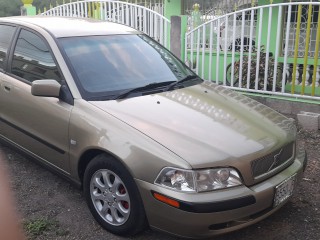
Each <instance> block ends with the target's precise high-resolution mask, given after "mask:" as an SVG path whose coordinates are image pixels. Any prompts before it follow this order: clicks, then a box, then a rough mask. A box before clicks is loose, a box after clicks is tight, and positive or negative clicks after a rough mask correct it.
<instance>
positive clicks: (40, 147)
mask: <svg viewBox="0 0 320 240" xmlns="http://www.w3.org/2000/svg"><path fill="white" fill-rule="evenodd" d="M41 79H55V80H57V81H58V82H60V83H61V82H62V81H63V76H62V74H61V71H60V70H59V67H58V64H57V63H56V61H55V58H54V55H53V53H52V52H51V51H50V47H49V45H48V44H47V42H46V40H45V39H44V38H42V37H40V35H38V34H36V33H34V32H32V31H29V30H25V29H22V30H21V31H20V33H19V36H18V39H17V42H16V46H15V48H14V51H13V56H12V62H10V64H8V67H7V73H6V74H3V75H2V80H1V81H2V82H1V90H0V91H1V94H0V109H1V119H2V120H1V121H2V122H1V124H0V128H1V129H0V130H1V135H2V137H4V138H6V140H8V141H10V142H12V143H14V144H16V145H17V146H18V147H20V148H23V149H24V150H25V151H27V152H29V153H31V154H34V155H36V156H37V157H39V158H40V159H42V160H43V161H45V162H47V163H49V164H53V165H55V166H56V167H58V168H59V169H61V170H63V171H65V172H66V173H68V172H69V154H68V152H69V140H68V128H69V119H70V114H71V111H72V107H73V106H72V105H70V104H68V103H66V102H64V101H62V100H60V99H58V98H51V97H36V96H33V95H32V94H31V83H32V81H34V80H41Z"/></svg>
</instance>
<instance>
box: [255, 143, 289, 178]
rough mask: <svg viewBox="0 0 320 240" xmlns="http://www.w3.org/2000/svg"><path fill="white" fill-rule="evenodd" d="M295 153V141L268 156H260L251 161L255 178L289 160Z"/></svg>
mask: <svg viewBox="0 0 320 240" xmlns="http://www.w3.org/2000/svg"><path fill="white" fill-rule="evenodd" d="M293 154H294V143H293V142H292V143H289V144H287V145H285V146H283V147H282V148H279V149H277V150H275V151H273V152H272V153H269V154H268V155H266V156H263V157H261V158H258V159H256V160H254V161H252V162H251V169H252V174H253V177H254V178H257V177H259V176H261V175H264V174H266V173H268V172H270V171H272V170H274V169H276V168H277V167H279V166H281V165H282V164H284V163H286V162H287V161H289V160H292V156H293Z"/></svg>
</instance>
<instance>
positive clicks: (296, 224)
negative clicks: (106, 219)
mask: <svg viewBox="0 0 320 240" xmlns="http://www.w3.org/2000/svg"><path fill="white" fill-rule="evenodd" d="M319 140H320V131H318V132H311V133H310V132H304V131H300V133H299V144H300V145H304V146H306V149H307V151H308V155H309V164H308V167H307V171H306V173H305V176H304V179H303V181H302V183H301V185H300V187H299V188H298V189H297V190H296V192H295V195H294V197H293V199H292V200H291V201H290V202H289V203H288V204H286V205H285V206H284V207H283V208H282V209H281V210H280V211H278V212H277V213H275V214H274V215H272V216H271V217H269V218H267V219H266V220H264V221H262V222H260V223H258V224H255V225H253V226H251V227H249V228H246V229H243V230H240V231H237V232H234V233H231V234H228V235H224V236H221V237H218V238H216V239H218V240H231V239H232V240H240V239H245V240H251V239H252V240H253V239H254V240H256V239H281V240H289V239H290V240H295V239H303V240H308V239H310V240H311V239H312V240H313V239H320V181H319V176H320V161H319V151H320V141H319ZM0 150H2V151H3V152H4V153H5V155H6V156H7V162H8V165H9V169H10V174H11V181H12V187H13V190H14V193H15V195H16V199H17V205H18V209H19V212H20V215H21V216H22V221H23V223H24V226H25V229H26V231H27V232H28V233H29V234H28V236H29V238H30V239H46V240H50V239H77V240H81V239H86V240H91V239H92V240H97V239H124V238H120V237H117V236H114V235H112V234H110V233H108V232H106V231H104V230H103V229H102V228H101V227H100V226H99V225H98V224H97V223H96V222H95V221H94V220H93V218H92V216H91V214H90V212H89V210H88V208H87V206H86V203H85V201H84V198H83V196H82V192H81V191H80V190H78V189H76V188H74V187H73V185H71V184H70V183H69V182H67V181H65V180H64V179H62V178H60V177H59V176H56V175H55V174H52V173H51V172H49V171H47V170H46V169H44V168H43V167H41V166H39V165H37V164H35V163H34V162H33V161H32V160H30V159H26V158H25V157H23V156H21V155H19V154H18V153H16V152H15V151H13V150H12V149H10V148H8V147H5V146H3V145H1V144H0ZM1 217H2V216H1ZM133 239H137V240H144V239H158V240H162V239H163V240H164V239H166V240H168V239H169V240H174V239H177V238H174V237H170V236H168V235H165V234H162V233H159V232H155V231H151V230H146V231H145V232H143V233H142V234H140V235H139V236H136V237H134V238H133Z"/></svg>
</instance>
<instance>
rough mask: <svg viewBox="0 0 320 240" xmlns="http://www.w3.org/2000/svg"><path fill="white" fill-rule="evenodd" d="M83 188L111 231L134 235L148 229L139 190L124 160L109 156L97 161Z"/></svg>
mask: <svg viewBox="0 0 320 240" xmlns="http://www.w3.org/2000/svg"><path fill="white" fill-rule="evenodd" d="M83 186H84V195H85V198H86V201H87V204H88V206H89V209H90V211H91V213H92V215H93V216H94V218H95V219H96V221H97V222H98V223H99V224H100V225H101V226H102V227H103V228H105V229H106V230H108V231H109V232H111V233H114V234H117V235H121V236H133V235H135V234H137V233H139V232H141V231H142V230H144V229H145V227H146V226H147V220H146V216H145V212H144V207H143V204H142V200H141V197H140V194H139V190H138V188H137V186H136V184H135V182H134V179H133V177H132V176H131V174H130V172H129V171H128V170H127V169H126V168H125V167H124V166H123V164H122V163H121V162H120V161H117V160H116V159H115V158H113V157H111V156H109V155H107V154H101V155H98V156H97V157H95V158H93V159H92V161H91V162H90V163H89V164H88V166H87V168H86V170H85V173H84V184H83Z"/></svg>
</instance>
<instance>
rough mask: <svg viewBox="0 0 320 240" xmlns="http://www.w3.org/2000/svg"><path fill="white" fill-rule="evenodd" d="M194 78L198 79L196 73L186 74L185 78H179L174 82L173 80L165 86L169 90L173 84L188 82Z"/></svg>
mask: <svg viewBox="0 0 320 240" xmlns="http://www.w3.org/2000/svg"><path fill="white" fill-rule="evenodd" d="M195 79H200V78H199V77H198V76H197V75H188V76H186V77H185V78H182V79H181V80H179V81H176V82H173V83H171V84H170V85H169V86H168V87H167V89H166V90H167V91H170V90H172V89H173V88H174V87H175V86H178V85H179V84H181V83H184V82H188V81H190V80H195Z"/></svg>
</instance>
